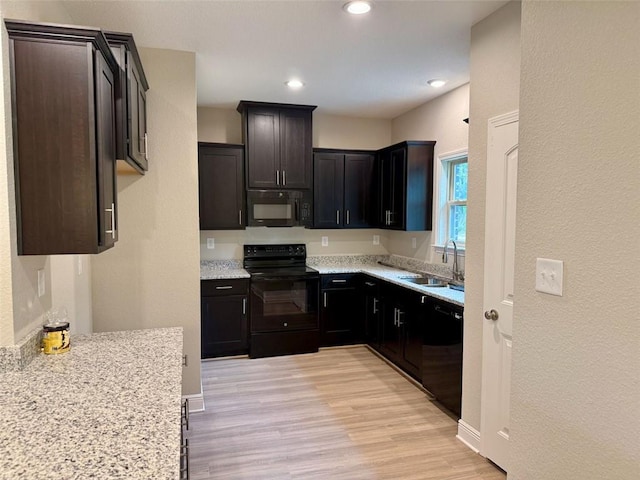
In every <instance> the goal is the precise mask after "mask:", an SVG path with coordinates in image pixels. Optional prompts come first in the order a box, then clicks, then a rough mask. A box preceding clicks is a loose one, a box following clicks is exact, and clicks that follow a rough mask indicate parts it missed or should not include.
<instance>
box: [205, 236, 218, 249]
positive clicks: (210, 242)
mask: <svg viewBox="0 0 640 480" xmlns="http://www.w3.org/2000/svg"><path fill="white" fill-rule="evenodd" d="M207 248H208V249H209V250H213V249H214V248H216V239H215V238H207Z"/></svg>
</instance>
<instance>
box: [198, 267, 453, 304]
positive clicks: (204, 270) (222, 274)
mask: <svg viewBox="0 0 640 480" xmlns="http://www.w3.org/2000/svg"><path fill="white" fill-rule="evenodd" d="M393 258H394V257H393V256H392V257H391V260H390V259H389V257H388V256H373V255H335V256H310V257H308V258H307V265H308V266H310V267H311V268H313V269H315V270H318V272H319V273H320V274H321V275H327V274H332V273H333V274H337V273H366V274H368V275H371V276H373V277H376V278H379V279H381V280H385V281H387V282H390V283H394V284H396V285H400V286H401V287H405V288H408V289H410V290H414V291H416V292H419V293H422V294H424V295H428V296H430V297H433V298H437V299H440V300H444V301H446V302H450V303H453V304H455V305H458V306H461V307H464V292H460V291H458V290H453V289H451V288H448V287H427V286H424V285H416V284H415V283H411V282H409V281H407V280H406V278H410V277H418V276H419V275H418V274H416V273H412V272H410V271H407V270H403V269H402V267H401V266H400V265H399V266H398V268H393V267H389V266H384V265H380V264H378V263H377V261H378V260H384V261H385V262H389V261H393ZM437 273H441V272H437ZM231 278H249V274H248V273H247V271H246V270H244V269H242V262H241V261H240V260H228V261H227V260H224V261H211V260H209V261H206V260H205V261H202V262H200V279H201V280H212V279H231Z"/></svg>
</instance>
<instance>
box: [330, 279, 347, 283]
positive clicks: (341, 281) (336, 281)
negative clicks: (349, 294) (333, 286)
mask: <svg viewBox="0 0 640 480" xmlns="http://www.w3.org/2000/svg"><path fill="white" fill-rule="evenodd" d="M331 283H347V281H346V280H337V279H336V280H331Z"/></svg>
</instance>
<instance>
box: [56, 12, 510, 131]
mask: <svg viewBox="0 0 640 480" xmlns="http://www.w3.org/2000/svg"><path fill="white" fill-rule="evenodd" d="M345 1H346V0H345ZM345 1H333V0H320V1H313V0H298V1H293V0H291V1H265V0H263V1H255V0H235V1H229V0H227V1H223V0H209V1H189V0H182V1H169V0H156V1H149V0H144V1H112V0H108V1H104V0H102V1H92V0H81V1H80V0H70V1H67V0H65V1H63V2H62V3H63V4H64V5H65V7H66V9H67V11H68V13H69V15H70V16H71V18H72V19H73V21H74V23H77V24H84V25H92V26H97V27H100V28H103V29H105V30H116V31H124V32H131V33H133V35H134V38H135V40H136V43H137V44H138V46H139V47H153V48H168V49H174V50H186V51H193V52H196V77H197V84H198V86H197V91H198V105H199V106H210V107H219V108H235V107H236V105H237V104H238V101H240V100H255V101H264V102H282V103H298V104H310V105H318V110H317V111H318V112H324V113H329V114H335V115H348V116H355V117H371V118H382V119H391V118H395V117H397V116H398V115H400V114H402V113H404V112H406V111H408V110H411V109H412V108H414V107H416V106H418V105H420V104H422V103H425V102H426V101H428V100H430V99H432V98H435V97H436V96H438V95H441V94H443V93H446V92H447V91H449V90H452V89H454V88H456V87H459V86H460V85H463V84H465V83H467V82H468V81H469V38H470V29H471V26H472V25H473V24H474V23H476V22H478V21H479V20H481V19H483V18H484V17H486V16H487V15H489V14H490V13H492V12H493V11H495V10H497V9H498V8H499V7H500V6H502V5H504V4H505V3H506V1H505V0H496V1H493V0H475V1H457V0H454V1H450V0H442V1H426V0H414V1H395V0H394V1H391V0H388V1H382V0H377V1H375V0H374V3H373V9H372V11H371V12H370V13H369V14H367V15H364V16H352V15H349V14H347V13H346V12H345V11H344V10H343V9H342V5H343V4H344V3H345ZM291 77H297V78H299V79H300V80H302V81H303V82H304V83H305V85H304V87H303V88H302V89H300V90H297V91H293V90H290V89H289V88H288V87H286V86H285V81H286V80H288V79H289V78H291ZM434 78H442V79H446V80H447V84H446V85H445V86H444V87H442V88H440V89H434V88H433V87H430V86H428V85H427V83H426V82H427V80H430V79H434ZM151 88H153V84H151Z"/></svg>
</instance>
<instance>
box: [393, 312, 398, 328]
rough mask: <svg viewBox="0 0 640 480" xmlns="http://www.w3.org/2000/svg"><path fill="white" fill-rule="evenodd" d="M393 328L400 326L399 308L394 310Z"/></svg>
mask: <svg viewBox="0 0 640 480" xmlns="http://www.w3.org/2000/svg"><path fill="white" fill-rule="evenodd" d="M393 326H394V327H397V326H398V309H397V308H394V309H393Z"/></svg>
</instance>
